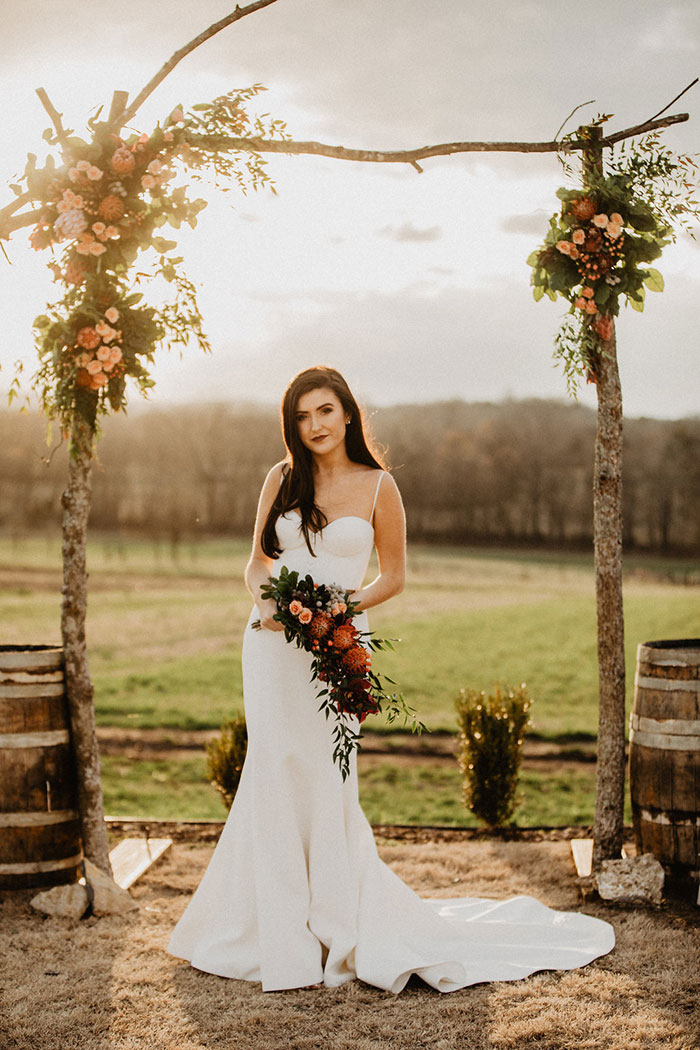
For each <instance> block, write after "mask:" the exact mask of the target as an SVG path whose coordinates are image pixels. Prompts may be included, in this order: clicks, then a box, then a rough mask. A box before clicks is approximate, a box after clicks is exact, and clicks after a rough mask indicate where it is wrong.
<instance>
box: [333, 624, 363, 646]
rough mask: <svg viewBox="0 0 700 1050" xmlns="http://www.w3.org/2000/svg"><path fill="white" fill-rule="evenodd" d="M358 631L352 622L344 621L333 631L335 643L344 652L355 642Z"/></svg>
mask: <svg viewBox="0 0 700 1050" xmlns="http://www.w3.org/2000/svg"><path fill="white" fill-rule="evenodd" d="M356 638H357V631H356V630H355V628H354V627H353V625H352V624H351V623H343V624H341V625H340V627H336V629H335V630H334V631H333V645H334V646H335V648H336V649H340V651H341V652H342V651H343V650H344V649H349V648H350V646H351V645H353V644H354V643H355V639H356Z"/></svg>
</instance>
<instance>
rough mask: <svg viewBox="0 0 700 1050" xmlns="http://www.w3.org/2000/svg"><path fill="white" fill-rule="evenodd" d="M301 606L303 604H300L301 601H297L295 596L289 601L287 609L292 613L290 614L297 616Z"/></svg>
mask: <svg viewBox="0 0 700 1050" xmlns="http://www.w3.org/2000/svg"><path fill="white" fill-rule="evenodd" d="M303 608H304V606H303V605H302V604H301V602H298V601H297V600H296V598H295V599H294V601H293V602H290V603H289V611H290V613H291V614H292V616H298V615H299V613H300V612H301V610H302V609H303Z"/></svg>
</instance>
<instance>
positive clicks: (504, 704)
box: [455, 684, 530, 827]
mask: <svg viewBox="0 0 700 1050" xmlns="http://www.w3.org/2000/svg"><path fill="white" fill-rule="evenodd" d="M455 707H456V709H457V723H458V726H459V764H460V768H461V770H462V773H463V775H464V802H465V805H466V806H467V808H468V809H469V810H470V811H471V812H472V813H473V814H474V816H475V817H477V818H478V819H479V820H482V821H483V822H484V823H485V824H486V825H487V826H488V827H500V826H501V825H503V824H505V823H507V822H508V821H509V820H510V818H511V817H512V816H513V813H514V811H515V807H516V804H517V799H516V791H517V787H518V773H519V770H520V761H521V757H522V746H523V733H524V731H525V728H526V726H527V724H528V722H529V720H530V716H529V710H530V698H529V696H528V694H527V690H526V688H525V685H524V684H523V685H521V686H520V687H519V688H518V689H509V688H506V689H505V690H502V689H501V687H500V686H499V685H495V686H494V689H493V692H492V693H486V692H485V691H484V690H481V691H477V690H476V689H460V691H459V696H458V697H457V700H456V701H455Z"/></svg>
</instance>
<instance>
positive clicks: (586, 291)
mask: <svg viewBox="0 0 700 1050" xmlns="http://www.w3.org/2000/svg"><path fill="white" fill-rule="evenodd" d="M581 295H582V296H583V298H584V299H592V298H593V296H594V295H595V292H594V291H593V289H592V288H582V289H581ZM99 330H100V329H99V326H98V328H97V331H98V332H99Z"/></svg>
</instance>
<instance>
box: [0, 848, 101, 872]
mask: <svg viewBox="0 0 700 1050" xmlns="http://www.w3.org/2000/svg"><path fill="white" fill-rule="evenodd" d="M81 860H82V853H75V854H74V855H73V856H72V857H62V858H59V859H58V860H34V861H26V862H24V863H18V864H0V875H39V874H41V873H42V872H44V871H65V869H66V868H77V866H78V864H80V861H81Z"/></svg>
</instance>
